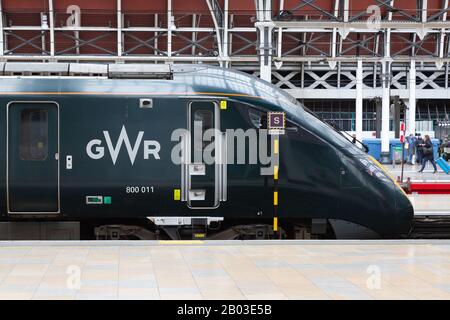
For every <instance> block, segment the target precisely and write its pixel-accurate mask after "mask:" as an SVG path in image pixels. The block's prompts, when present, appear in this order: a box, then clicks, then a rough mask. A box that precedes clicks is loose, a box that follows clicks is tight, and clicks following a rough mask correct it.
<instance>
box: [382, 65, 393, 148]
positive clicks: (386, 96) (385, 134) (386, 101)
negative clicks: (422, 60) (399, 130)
mask: <svg viewBox="0 0 450 320" xmlns="http://www.w3.org/2000/svg"><path fill="white" fill-rule="evenodd" d="M389 86H390V81H389V71H388V62H386V61H383V63H382V101H381V153H382V154H383V153H385V154H386V153H389V114H390V112H389V109H390V104H391V97H390V89H389Z"/></svg>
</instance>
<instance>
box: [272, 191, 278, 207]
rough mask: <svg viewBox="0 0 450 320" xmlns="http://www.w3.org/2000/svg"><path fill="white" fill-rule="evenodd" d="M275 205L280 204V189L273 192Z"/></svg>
mask: <svg viewBox="0 0 450 320" xmlns="http://www.w3.org/2000/svg"><path fill="white" fill-rule="evenodd" d="M273 205H274V206H277V205H278V191H274V192H273Z"/></svg>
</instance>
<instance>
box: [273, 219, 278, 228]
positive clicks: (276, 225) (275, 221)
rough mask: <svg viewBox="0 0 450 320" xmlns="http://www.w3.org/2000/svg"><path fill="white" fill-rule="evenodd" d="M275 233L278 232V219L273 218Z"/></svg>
mask: <svg viewBox="0 0 450 320" xmlns="http://www.w3.org/2000/svg"><path fill="white" fill-rule="evenodd" d="M273 231H275V232H277V231H278V217H273Z"/></svg>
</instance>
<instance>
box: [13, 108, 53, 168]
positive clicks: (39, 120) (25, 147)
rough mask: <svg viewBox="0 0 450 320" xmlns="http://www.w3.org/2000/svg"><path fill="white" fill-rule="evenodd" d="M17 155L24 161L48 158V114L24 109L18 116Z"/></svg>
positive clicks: (42, 111) (41, 110)
mask: <svg viewBox="0 0 450 320" xmlns="http://www.w3.org/2000/svg"><path fill="white" fill-rule="evenodd" d="M19 155H20V159H21V160H25V161H44V160H45V159H47V156H48V113H47V110H43V109H25V110H23V111H22V113H21V116H20V147H19Z"/></svg>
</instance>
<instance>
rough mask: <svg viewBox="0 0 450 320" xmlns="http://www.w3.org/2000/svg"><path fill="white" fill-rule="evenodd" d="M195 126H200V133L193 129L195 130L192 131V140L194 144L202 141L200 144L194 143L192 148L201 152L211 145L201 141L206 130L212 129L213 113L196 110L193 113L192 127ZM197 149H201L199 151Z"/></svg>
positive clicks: (208, 142)
mask: <svg viewBox="0 0 450 320" xmlns="http://www.w3.org/2000/svg"><path fill="white" fill-rule="evenodd" d="M197 125H200V126H201V131H200V130H198V129H200V128H195V129H197V130H194V139H195V141H196V142H197V141H202V143H194V146H195V147H196V148H195V150H197V151H202V150H204V149H205V148H206V146H207V145H208V144H210V143H211V141H203V137H202V135H204V134H205V132H206V131H207V130H208V129H212V128H214V114H213V112H212V111H211V110H196V111H195V112H194V126H197ZM213 139H214V137H213ZM199 147H201V149H200V148H199Z"/></svg>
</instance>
